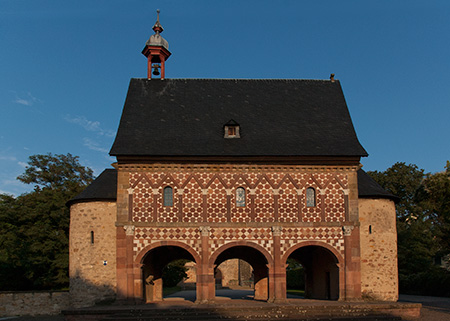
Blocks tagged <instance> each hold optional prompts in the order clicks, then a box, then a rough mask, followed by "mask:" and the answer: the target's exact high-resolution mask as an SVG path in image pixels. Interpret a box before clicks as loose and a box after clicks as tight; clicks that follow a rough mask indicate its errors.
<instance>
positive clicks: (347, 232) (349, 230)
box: [342, 225, 355, 236]
mask: <svg viewBox="0 0 450 321" xmlns="http://www.w3.org/2000/svg"><path fill="white" fill-rule="evenodd" d="M354 228H355V227H354V226H353V225H347V226H342V232H343V233H344V236H350V235H352V231H353V229H354Z"/></svg>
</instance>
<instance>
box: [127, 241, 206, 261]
mask: <svg viewBox="0 0 450 321" xmlns="http://www.w3.org/2000/svg"><path fill="white" fill-rule="evenodd" d="M161 246H177V247H181V248H183V249H185V250H186V251H188V252H189V254H191V255H192V256H193V258H194V259H195V263H196V264H200V263H201V259H200V256H199V255H198V253H197V251H195V250H194V249H193V248H192V247H190V246H189V245H187V244H186V243H183V242H178V241H158V242H154V243H152V244H150V245H147V246H146V247H144V248H143V249H142V250H141V251H140V252H139V254H138V255H137V256H136V258H135V259H134V263H136V264H142V260H143V259H144V258H145V255H146V254H147V253H148V252H149V251H150V250H153V249H155V248H157V247H161Z"/></svg>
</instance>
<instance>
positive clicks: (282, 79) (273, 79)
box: [131, 78, 339, 82]
mask: <svg viewBox="0 0 450 321" xmlns="http://www.w3.org/2000/svg"><path fill="white" fill-rule="evenodd" d="M131 79H137V80H149V81H150V80H151V79H147V78H131ZM158 80H159V79H158ZM164 80H181V81H183V80H199V81H200V80H211V81H223V80H228V81H311V82H332V81H331V80H330V79H302V78H165V79H164ZM338 81H339V80H337V79H336V80H335V82H338Z"/></svg>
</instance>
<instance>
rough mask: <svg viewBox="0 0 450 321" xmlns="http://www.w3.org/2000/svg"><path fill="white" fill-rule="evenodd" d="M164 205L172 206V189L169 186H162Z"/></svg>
mask: <svg viewBox="0 0 450 321" xmlns="http://www.w3.org/2000/svg"><path fill="white" fill-rule="evenodd" d="M163 198H164V206H173V189H172V187H170V186H167V187H165V188H164V195H163Z"/></svg>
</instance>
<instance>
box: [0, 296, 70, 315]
mask: <svg viewBox="0 0 450 321" xmlns="http://www.w3.org/2000/svg"><path fill="white" fill-rule="evenodd" d="M69 307H70V297H69V292H66V291H55V292H0V317H6V316H16V315H56V314H59V313H60V312H61V310H64V309H67V308H69Z"/></svg>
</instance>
